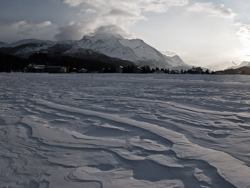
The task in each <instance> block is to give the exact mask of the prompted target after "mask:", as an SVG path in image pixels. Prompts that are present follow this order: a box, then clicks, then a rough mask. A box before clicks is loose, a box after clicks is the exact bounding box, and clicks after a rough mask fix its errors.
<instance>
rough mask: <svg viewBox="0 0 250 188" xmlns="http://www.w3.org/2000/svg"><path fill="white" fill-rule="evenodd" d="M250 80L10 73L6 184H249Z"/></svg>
mask: <svg viewBox="0 0 250 188" xmlns="http://www.w3.org/2000/svg"><path fill="white" fill-rule="evenodd" d="M249 81H250V80H249V78H248V77H247V76H233V77H230V76H212V75H204V76H203V75H197V76H196V75H165V74H164V75H152V74H149V75H132V74H94V75H93V77H92V76H91V75H90V74H5V73H2V74H0V104H1V105H0V139H1V141H0V148H1V150H0V170H1V172H0V175H1V178H0V186H1V187H91V188H92V187H102V188H105V187H107V188H112V187H114V188H117V187H124V188H125V187H155V188H159V187H180V188H181V187H190V188H195V187H204V188H205V187H218V188H219V187H227V188H230V187H240V188H244V187H249V185H250V179H249V174H250V168H249V166H250V149H249V147H248V146H249V143H250V139H249V132H250V125H249V123H250V118H249V109H250V108H249V102H250V97H249V94H250V91H249V90H250V89H249Z"/></svg>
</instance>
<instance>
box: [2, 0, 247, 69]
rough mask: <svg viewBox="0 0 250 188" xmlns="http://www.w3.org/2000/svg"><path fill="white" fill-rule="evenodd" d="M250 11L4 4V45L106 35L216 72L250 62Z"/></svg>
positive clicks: (190, 1)
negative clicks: (140, 41) (132, 40)
mask: <svg viewBox="0 0 250 188" xmlns="http://www.w3.org/2000/svg"><path fill="white" fill-rule="evenodd" d="M249 10H250V2H249V0H237V1H236V0H214V1H211V0H0V17H1V19H0V41H3V42H7V43H11V42H15V41H17V40H21V39H28V38H36V39H45V40H68V39H74V40H79V39H81V38H82V37H83V36H84V35H86V34H89V33H93V32H97V31H98V32H100V31H102V32H103V31H104V32H109V33H118V34H120V35H122V36H123V37H125V38H141V39H143V40H144V41H145V42H146V43H148V44H149V45H151V46H153V47H155V48H156V49H157V50H159V51H161V52H164V53H165V54H167V55H169V56H171V55H175V54H177V55H179V56H180V57H181V58H182V59H183V60H184V62H186V63H188V64H191V65H195V66H203V67H208V68H211V69H213V70H218V69H224V68H227V67H229V66H232V65H235V64H239V63H241V62H242V61H250V14H249ZM101 26H102V27H101Z"/></svg>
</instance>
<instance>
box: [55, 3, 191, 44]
mask: <svg viewBox="0 0 250 188" xmlns="http://www.w3.org/2000/svg"><path fill="white" fill-rule="evenodd" d="M63 3H64V4H67V5H68V6H69V7H71V8H80V9H81V11H80V12H78V15H79V16H81V17H82V21H74V22H70V23H68V24H66V25H65V26H63V27H61V28H60V29H59V33H58V34H56V35H55V38H56V39H58V40H62V39H63V40H65V39H80V38H82V37H83V35H86V34H89V33H93V32H96V31H97V30H104V31H105V32H117V34H120V35H122V36H123V37H131V36H133V34H131V33H129V28H130V27H131V26H132V25H133V24H135V23H137V22H138V21H141V20H147V19H146V18H145V17H144V16H143V12H145V11H146V12H157V13H160V12H165V11H167V10H168V9H169V8H170V7H172V6H185V5H187V4H188V0H137V1H135V0H126V1H124V0H64V1H63ZM115 26H116V27H115ZM118 26H119V27H118Z"/></svg>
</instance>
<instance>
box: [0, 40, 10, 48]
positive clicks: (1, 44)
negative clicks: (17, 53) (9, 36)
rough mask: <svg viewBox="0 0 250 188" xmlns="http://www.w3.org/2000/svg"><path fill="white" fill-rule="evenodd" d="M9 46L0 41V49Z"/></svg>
mask: <svg viewBox="0 0 250 188" xmlns="http://www.w3.org/2000/svg"><path fill="white" fill-rule="evenodd" d="M7 45H8V44H7V43H5V42H1V41H0V48H2V47H5V46H7Z"/></svg>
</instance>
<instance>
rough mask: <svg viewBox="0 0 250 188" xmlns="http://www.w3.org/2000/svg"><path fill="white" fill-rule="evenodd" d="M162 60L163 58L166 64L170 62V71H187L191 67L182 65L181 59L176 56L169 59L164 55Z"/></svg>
mask: <svg viewBox="0 0 250 188" xmlns="http://www.w3.org/2000/svg"><path fill="white" fill-rule="evenodd" d="M164 58H165V60H166V61H167V62H172V63H170V64H171V65H173V66H172V67H171V68H172V69H177V70H181V69H183V70H187V69H190V68H192V66H191V65H188V64H186V63H184V62H183V61H182V59H181V58H180V57H179V56H178V55H175V56H173V57H169V56H166V55H164Z"/></svg>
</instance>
